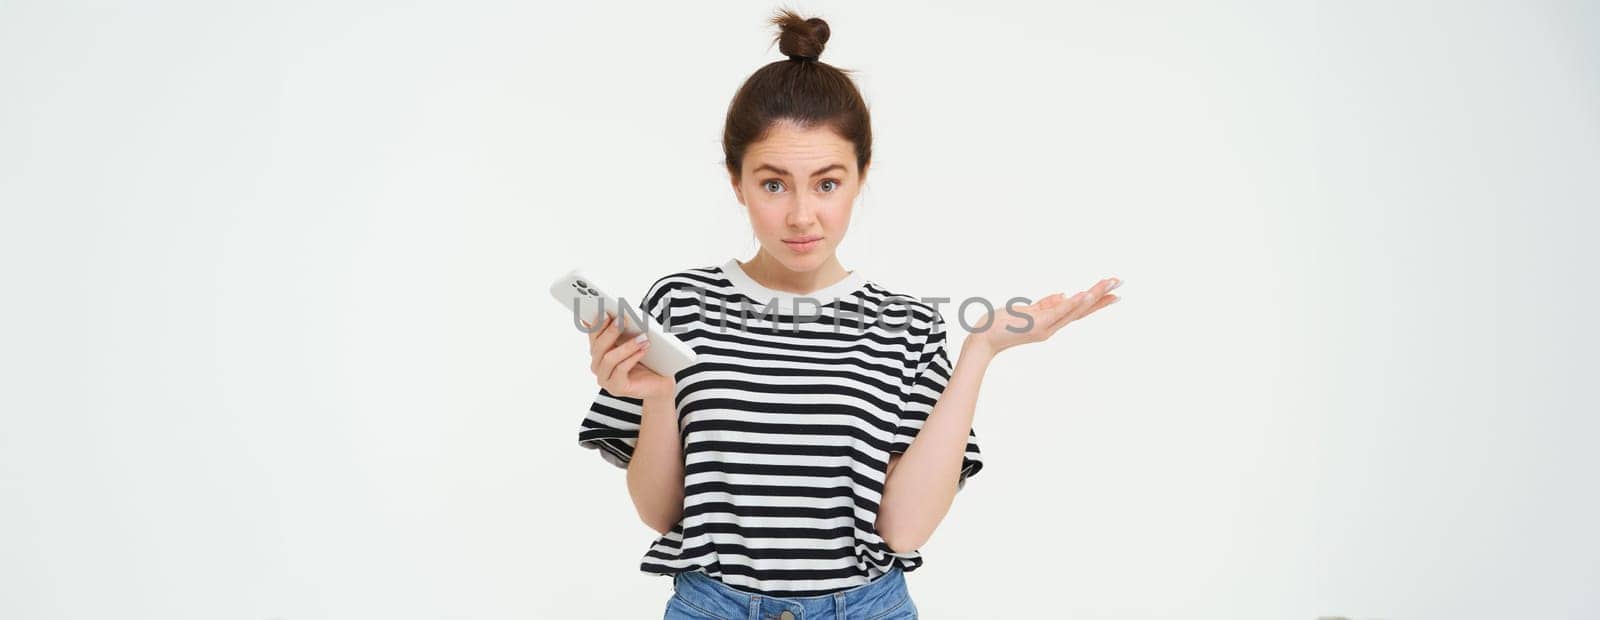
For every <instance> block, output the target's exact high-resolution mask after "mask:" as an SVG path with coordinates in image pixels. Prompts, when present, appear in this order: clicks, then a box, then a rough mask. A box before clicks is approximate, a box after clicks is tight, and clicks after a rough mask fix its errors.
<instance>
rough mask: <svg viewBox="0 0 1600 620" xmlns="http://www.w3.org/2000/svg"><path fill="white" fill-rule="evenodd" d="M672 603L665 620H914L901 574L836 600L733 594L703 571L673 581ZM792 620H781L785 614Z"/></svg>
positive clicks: (898, 571)
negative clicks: (787, 613)
mask: <svg viewBox="0 0 1600 620" xmlns="http://www.w3.org/2000/svg"><path fill="white" fill-rule="evenodd" d="M672 589H673V593H672V599H671V600H669V601H667V614H666V615H665V616H663V618H662V620H906V619H911V620H915V618H916V617H917V605H916V604H915V603H912V602H911V593H910V591H908V590H907V589H906V579H905V575H904V574H903V572H902V570H901V568H900V567H899V566H894V567H891V568H890V569H889V572H887V573H884V574H882V575H879V576H878V578H877V579H874V580H872V581H871V582H868V583H864V584H861V585H859V586H855V587H853V588H850V589H847V590H840V591H838V592H834V593H833V594H823V595H819V596H802V597H793V598H790V597H779V596H767V595H764V594H752V593H749V592H745V591H742V590H735V589H733V588H730V587H728V586H727V585H726V584H724V583H722V582H721V581H718V580H717V578H715V577H712V576H710V575H707V574H705V572H703V571H699V570H693V571H687V572H682V573H678V574H677V575H674V576H673V578H672ZM785 611H787V612H789V615H783V612H785Z"/></svg>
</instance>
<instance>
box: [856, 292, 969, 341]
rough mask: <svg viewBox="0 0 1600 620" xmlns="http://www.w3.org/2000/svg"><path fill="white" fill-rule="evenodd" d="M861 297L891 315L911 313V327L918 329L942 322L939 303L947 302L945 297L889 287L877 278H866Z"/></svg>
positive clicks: (947, 299) (928, 328)
mask: <svg viewBox="0 0 1600 620" xmlns="http://www.w3.org/2000/svg"><path fill="white" fill-rule="evenodd" d="M861 291H862V293H863V297H864V298H865V299H866V300H867V302H869V303H870V304H871V305H873V306H876V307H877V308H878V309H879V311H880V312H883V313H888V314H891V315H900V316H904V315H905V314H907V313H909V314H910V315H911V327H912V328H913V329H915V330H918V331H925V330H930V329H933V327H934V326H935V325H936V324H939V323H943V322H944V316H943V311H942V309H941V308H940V307H939V306H940V305H942V304H944V303H947V302H949V301H950V300H949V298H945V297H921V296H917V295H912V294H910V293H907V292H905V291H903V290H901V289H899V288H890V287H889V286H886V285H884V284H883V283H881V282H879V281H877V280H867V281H866V283H865V284H864V285H863V286H862V288H861Z"/></svg>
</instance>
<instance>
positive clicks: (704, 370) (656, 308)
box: [578, 259, 983, 596]
mask: <svg viewBox="0 0 1600 620" xmlns="http://www.w3.org/2000/svg"><path fill="white" fill-rule="evenodd" d="M808 299H809V300H812V301H808ZM627 303H629V304H630V305H632V304H633V300H627ZM637 307H638V308H639V309H640V310H643V311H644V313H645V314H648V315H649V320H652V321H655V322H657V323H658V324H659V325H663V326H667V327H668V328H669V330H670V331H671V332H672V333H673V334H675V335H676V336H677V337H678V338H680V339H682V340H683V341H684V342H685V343H687V344H688V345H689V346H690V347H692V348H694V350H695V352H696V354H697V355H698V360H697V361H696V363H695V364H694V365H692V366H690V367H688V368H685V369H684V370H682V371H680V372H679V373H678V374H677V391H676V394H675V395H674V401H675V402H676V404H677V410H678V422H679V430H680V432H681V434H682V438H683V454H684V500H683V504H684V510H683V517H682V519H681V520H680V521H679V522H678V524H677V525H676V526H674V527H673V528H672V530H671V531H669V532H667V533H666V534H664V535H662V536H660V537H659V538H657V539H656V541H655V542H654V543H653V544H652V545H651V547H650V549H649V550H648V551H647V552H646V553H645V555H644V559H643V561H642V562H641V563H640V570H642V571H644V572H646V573H654V574H662V575H671V574H674V573H678V572H682V571H691V570H699V571H704V572H705V573H707V574H708V575H710V576H712V577H714V578H716V579H719V580H721V581H722V582H723V583H725V584H727V585H729V586H731V587H734V588H736V589H741V590H745V591H748V592H754V593H760V594H767V595H769V596H815V595H819V594H828V593H831V592H834V591H837V590H843V589H847V588H851V587H854V586H858V585H861V584H864V583H867V582H869V581H872V580H874V579H876V578H877V577H878V576H879V575H882V574H883V573H885V572H887V571H888V570H889V569H890V568H891V567H893V566H894V565H895V564H897V563H898V564H899V565H900V567H901V569H902V570H903V571H906V572H909V571H912V570H915V569H916V568H917V567H919V566H921V564H922V556H921V554H920V553H919V552H918V551H915V550H913V551H909V552H906V553H895V552H893V551H892V550H890V548H889V546H888V545H887V544H885V543H884V541H883V538H882V537H880V536H879V535H878V533H877V529H876V526H875V523H876V522H877V517H878V503H879V499H880V497H881V494H882V491H883V482H884V473H885V468H886V466H887V464H888V459H889V455H891V454H896V453H902V452H905V451H906V449H907V448H909V447H910V445H911V441H912V440H913V439H914V438H915V437H916V435H917V431H918V430H920V429H921V428H922V423H923V421H924V420H926V419H927V417H928V414H929V413H930V412H931V411H932V410H933V406H934V404H935V402H937V400H938V398H939V395H940V394H941V393H942V392H943V391H944V386H945V384H946V382H947V381H949V379H950V372H951V363H950V358H949V356H948V355H947V353H946V344H945V335H946V334H945V327H944V320H943V318H942V317H941V315H940V312H939V311H938V309H937V308H935V307H933V306H931V305H929V304H926V303H923V302H922V301H920V300H918V299H915V298H912V297H908V296H905V295H900V294H896V293H893V292H890V291H889V290H887V289H885V288H884V287H882V286H879V285H878V284H877V283H876V282H873V281H870V280H867V279H865V278H863V277H862V276H861V275H859V274H858V273H857V272H854V271H852V272H850V273H849V275H848V276H846V277H845V278H844V279H843V280H841V281H839V282H837V283H835V284H833V285H830V286H828V287H825V288H823V289H822V290H819V291H815V292H812V293H810V294H807V295H797V294H792V293H785V292H782V291H774V290H771V289H768V288H766V287H763V286H761V285H760V284H758V283H756V281H755V280H753V279H751V278H750V277H749V275H748V274H746V273H745V272H744V270H743V269H742V268H741V267H740V263H739V261H738V260H737V259H730V260H729V261H728V262H727V263H725V264H723V265H722V266H720V267H701V268H694V269H687V270H684V271H680V272H677V273H673V274H670V275H667V276H665V277H663V278H661V279H659V280H657V281H656V282H655V283H654V284H653V285H651V286H650V288H649V290H648V291H647V292H646V294H645V297H644V299H643V301H642V302H640V303H638V304H637ZM835 325H837V327H835ZM642 409H643V401H642V400H641V399H637V398H629V397H618V396H614V395H612V394H610V393H609V392H607V391H606V390H605V389H603V388H602V389H600V391H599V394H598V395H597V396H596V397H595V400H594V404H593V405H592V406H590V408H589V412H588V413H587V415H586V416H585V417H584V419H583V422H582V424H581V425H580V427H579V430H578V442H579V444H580V445H582V446H584V447H586V448H592V449H597V450H598V452H599V454H600V455H601V456H602V457H604V458H605V460H606V461H607V462H609V463H611V464H613V465H616V466H617V467H622V468H626V467H627V463H628V461H629V460H630V459H631V458H632V456H633V448H634V444H635V442H636V441H637V439H638V436H639V423H640V414H641V412H642ZM982 467H983V461H982V458H981V457H980V455H979V452H978V441H977V433H976V432H975V431H973V432H970V433H969V435H968V439H967V448H966V453H965V455H964V457H963V459H962V465H961V474H960V481H959V487H958V490H959V488H965V487H966V481H967V478H968V477H970V476H972V475H973V474H976V473H977V472H978V471H979V469H981V468H982Z"/></svg>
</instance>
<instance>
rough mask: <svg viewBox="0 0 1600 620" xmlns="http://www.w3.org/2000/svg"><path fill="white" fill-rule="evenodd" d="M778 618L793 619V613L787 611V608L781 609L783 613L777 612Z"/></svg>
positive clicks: (781, 619)
mask: <svg viewBox="0 0 1600 620" xmlns="http://www.w3.org/2000/svg"><path fill="white" fill-rule="evenodd" d="M778 620H794V614H792V613H789V610H787V609H785V610H783V613H781V614H778Z"/></svg>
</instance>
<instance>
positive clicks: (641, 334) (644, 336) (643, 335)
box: [633, 332, 650, 342]
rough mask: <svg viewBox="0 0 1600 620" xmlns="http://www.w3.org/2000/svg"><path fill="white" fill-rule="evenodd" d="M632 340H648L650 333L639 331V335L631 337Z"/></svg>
mask: <svg viewBox="0 0 1600 620" xmlns="http://www.w3.org/2000/svg"><path fill="white" fill-rule="evenodd" d="M633 341H634V342H650V334H647V333H644V332H639V335H637V336H634V337H633Z"/></svg>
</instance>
